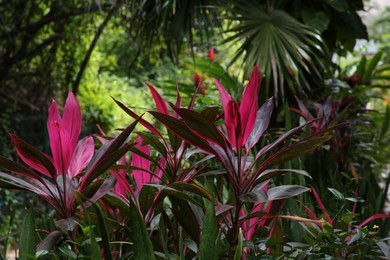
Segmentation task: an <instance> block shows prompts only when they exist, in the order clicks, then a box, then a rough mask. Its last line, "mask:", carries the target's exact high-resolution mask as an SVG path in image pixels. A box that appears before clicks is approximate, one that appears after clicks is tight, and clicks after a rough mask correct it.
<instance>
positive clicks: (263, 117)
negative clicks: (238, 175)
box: [245, 98, 274, 151]
mask: <svg viewBox="0 0 390 260" xmlns="http://www.w3.org/2000/svg"><path fill="white" fill-rule="evenodd" d="M273 108H274V102H273V98H270V99H268V100H267V101H265V103H264V104H263V105H262V106H261V108H260V109H259V110H258V111H257V114H256V122H255V125H254V127H253V130H252V132H251V133H250V135H249V137H248V141H247V142H246V144H245V147H246V150H247V151H249V150H250V149H252V147H253V146H254V145H255V144H256V143H257V142H258V141H259V139H260V137H261V136H262V135H263V134H264V132H265V130H267V128H268V124H269V121H270V119H271V115H272V110H273Z"/></svg>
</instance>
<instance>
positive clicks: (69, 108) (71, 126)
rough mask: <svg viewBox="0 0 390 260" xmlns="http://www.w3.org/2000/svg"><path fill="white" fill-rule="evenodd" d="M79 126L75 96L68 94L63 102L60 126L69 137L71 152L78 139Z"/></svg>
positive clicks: (79, 119) (79, 117)
mask: <svg viewBox="0 0 390 260" xmlns="http://www.w3.org/2000/svg"><path fill="white" fill-rule="evenodd" d="M81 124H82V117H81V109H80V105H79V103H78V102H77V100H76V97H75V95H74V94H73V93H72V92H69V93H68V97H67V99H66V102H65V107H64V114H63V115H62V122H61V126H62V127H63V128H64V129H65V130H66V132H67V133H68V135H69V138H70V140H71V149H72V150H73V149H74V148H75V147H76V144H77V141H78V138H79V136H80V133H81ZM49 129H50V128H49Z"/></svg>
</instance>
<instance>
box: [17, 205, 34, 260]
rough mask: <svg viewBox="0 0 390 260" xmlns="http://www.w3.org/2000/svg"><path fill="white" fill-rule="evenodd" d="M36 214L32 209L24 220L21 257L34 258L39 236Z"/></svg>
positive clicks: (20, 247) (21, 231)
mask: <svg viewBox="0 0 390 260" xmlns="http://www.w3.org/2000/svg"><path fill="white" fill-rule="evenodd" d="M35 228H36V227H35V216H34V211H33V209H30V210H29V211H28V213H27V215H26V217H25V218H24V220H23V223H22V226H21V230H20V245H19V255H20V257H19V259H21V260H24V259H34V257H35V252H36V248H35V246H36V241H37V236H36V234H35Z"/></svg>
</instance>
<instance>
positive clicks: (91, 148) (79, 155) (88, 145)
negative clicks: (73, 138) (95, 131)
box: [68, 136, 95, 179]
mask: <svg viewBox="0 0 390 260" xmlns="http://www.w3.org/2000/svg"><path fill="white" fill-rule="evenodd" d="M94 152H95V143H94V141H93V138H92V137H91V136H88V137H85V138H83V139H81V140H80V141H79V142H78V144H77V146H76V149H75V151H74V152H73V156H72V159H71V161H70V162H71V163H70V166H69V170H68V174H69V178H70V179H72V178H73V177H74V176H76V175H78V174H79V173H80V172H81V171H82V170H83V169H84V168H85V167H86V166H87V165H88V163H89V162H90V161H91V159H92V156H93V153H94Z"/></svg>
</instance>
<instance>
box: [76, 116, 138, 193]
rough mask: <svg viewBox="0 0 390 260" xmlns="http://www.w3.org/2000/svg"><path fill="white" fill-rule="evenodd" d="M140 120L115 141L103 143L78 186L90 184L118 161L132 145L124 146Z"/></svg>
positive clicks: (127, 128)
mask: <svg viewBox="0 0 390 260" xmlns="http://www.w3.org/2000/svg"><path fill="white" fill-rule="evenodd" d="M140 119H141V118H138V119H137V120H135V121H134V122H133V123H131V124H130V125H129V126H128V127H126V129H125V130H123V131H122V133H120V134H119V135H118V136H117V137H116V138H115V139H113V140H111V141H109V142H107V143H105V144H104V145H103V146H102V147H101V148H100V149H99V150H98V151H97V152H96V154H95V155H94V156H93V157H92V160H91V162H90V163H89V165H88V167H87V173H86V174H85V176H84V177H83V179H82V181H81V184H80V186H81V187H84V186H87V185H88V184H90V183H91V182H92V181H93V180H94V179H96V178H97V177H99V176H100V175H101V174H103V173H104V172H105V171H106V170H108V169H109V168H110V166H111V165H113V164H114V163H115V162H116V161H118V160H119V159H120V158H121V157H122V156H123V155H124V154H125V153H126V152H127V151H128V150H129V149H130V148H131V147H132V146H133V145H134V144H125V143H126V141H127V138H128V137H129V135H130V134H131V133H132V132H133V130H134V128H135V126H136V125H137V123H138V121H139V120H140Z"/></svg>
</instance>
